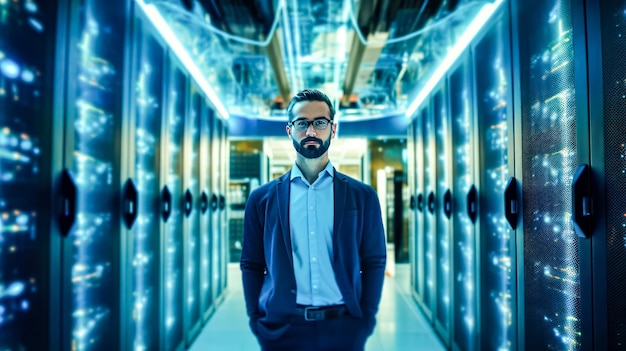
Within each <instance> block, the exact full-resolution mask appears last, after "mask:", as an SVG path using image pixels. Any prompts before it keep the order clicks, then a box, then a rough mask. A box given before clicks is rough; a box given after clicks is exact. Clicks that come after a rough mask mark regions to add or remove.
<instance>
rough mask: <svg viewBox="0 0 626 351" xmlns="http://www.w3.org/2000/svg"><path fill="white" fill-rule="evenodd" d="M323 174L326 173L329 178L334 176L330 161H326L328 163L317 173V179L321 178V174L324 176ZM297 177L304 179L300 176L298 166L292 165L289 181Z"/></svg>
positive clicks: (302, 175) (300, 172)
mask: <svg viewBox="0 0 626 351" xmlns="http://www.w3.org/2000/svg"><path fill="white" fill-rule="evenodd" d="M324 172H326V173H328V175H329V176H331V177H334V176H335V168H334V167H333V165H332V164H331V163H330V161H328V163H327V164H326V167H324V169H323V170H322V171H321V172H319V174H318V177H321V176H322V174H324ZM298 177H300V178H302V179H305V178H304V174H302V171H301V170H300V167H298V165H297V164H296V163H294V164H293V167H291V177H290V178H289V180H290V181H293V180H294V179H296V178H298Z"/></svg>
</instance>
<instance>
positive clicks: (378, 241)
mask: <svg viewBox="0 0 626 351" xmlns="http://www.w3.org/2000/svg"><path fill="white" fill-rule="evenodd" d="M367 189H368V191H369V194H368V195H369V196H367V197H366V198H367V201H366V203H365V206H364V213H363V216H364V219H365V226H364V228H365V232H364V233H363V237H362V239H361V240H362V241H361V247H360V248H359V251H360V256H361V282H362V284H363V291H362V294H361V308H362V310H363V315H364V317H366V318H373V317H374V316H375V315H376V312H377V311H378V305H379V303H380V298H381V295H382V290H383V282H384V280H385V264H386V256H387V247H386V242H385V240H386V239H385V229H384V227H383V221H382V214H381V209H380V202H379V201H378V195H377V194H376V192H375V191H374V189H373V188H371V187H368V188H367Z"/></svg>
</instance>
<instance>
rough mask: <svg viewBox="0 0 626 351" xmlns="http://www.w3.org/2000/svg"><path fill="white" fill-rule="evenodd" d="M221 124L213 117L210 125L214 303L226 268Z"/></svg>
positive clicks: (220, 289)
mask: <svg viewBox="0 0 626 351" xmlns="http://www.w3.org/2000/svg"><path fill="white" fill-rule="evenodd" d="M222 138H223V126H222V121H221V120H219V119H217V118H215V119H214V120H213V126H212V134H211V156H212V162H211V167H212V171H211V181H212V188H213V195H212V199H211V201H212V206H211V209H212V211H213V214H212V217H211V221H212V230H211V234H212V236H213V237H212V256H211V257H212V259H213V262H212V274H211V276H212V279H213V281H212V289H213V299H214V301H215V303H218V302H219V301H218V299H219V298H220V296H221V294H222V291H223V284H224V281H225V278H224V277H223V272H224V271H225V269H226V263H225V262H222V260H224V259H225V257H226V255H225V251H226V242H225V239H224V237H223V236H224V233H225V231H224V229H223V226H224V222H225V219H224V218H223V217H224V213H225V212H224V211H225V210H226V198H225V196H224V179H223V177H224V174H222V173H223V172H224V167H225V165H224V163H222V161H225V160H224V159H223V158H222V155H223V154H222V153H223V152H224V150H223V148H224V145H223V140H222Z"/></svg>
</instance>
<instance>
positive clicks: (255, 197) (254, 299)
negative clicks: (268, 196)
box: [240, 189, 266, 318]
mask: <svg viewBox="0 0 626 351" xmlns="http://www.w3.org/2000/svg"><path fill="white" fill-rule="evenodd" d="M259 190H260V189H256V190H255V191H253V192H252V193H251V194H250V197H249V198H248V201H247V202H246V208H245V210H244V226H243V245H242V252H241V261H240V268H241V279H242V283H243V294H244V299H245V303H246V312H247V314H248V316H249V317H250V318H258V317H259V316H260V312H259V295H260V293H261V288H262V286H263V280H264V274H265V269H266V267H265V254H264V251H263V230H264V228H263V219H264V214H263V213H262V212H261V210H260V209H262V208H263V206H262V205H261V203H260V201H261V199H262V196H261V195H262V194H261V192H260V191H259Z"/></svg>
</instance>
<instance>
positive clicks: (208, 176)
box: [200, 102, 217, 323]
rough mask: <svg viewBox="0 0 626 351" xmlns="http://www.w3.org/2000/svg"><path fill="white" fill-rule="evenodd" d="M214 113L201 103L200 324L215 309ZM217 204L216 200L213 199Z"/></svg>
mask: <svg viewBox="0 0 626 351" xmlns="http://www.w3.org/2000/svg"><path fill="white" fill-rule="evenodd" d="M214 119H215V114H214V112H213V110H212V109H211V108H210V107H209V106H208V105H207V104H206V102H204V103H203V106H202V120H201V122H202V124H201V128H202V129H201V133H200V135H201V149H202V152H201V153H200V165H201V168H200V172H201V173H200V174H201V183H202V194H201V195H200V196H201V199H200V201H201V205H200V206H201V212H202V217H201V221H200V237H201V239H200V240H201V249H200V257H201V258H200V260H201V262H202V264H201V270H200V271H201V273H200V285H201V289H200V291H201V293H200V299H201V303H200V306H201V307H200V310H201V311H202V317H201V318H202V321H203V323H204V322H206V321H207V320H208V318H209V317H210V315H211V313H212V312H213V308H214V296H213V288H212V287H213V278H212V276H213V257H214V256H213V245H214V242H213V234H212V232H213V221H212V217H213V206H214V205H213V203H214V202H213V201H212V195H213V190H212V189H213V185H212V181H213V180H212V179H213V167H212V165H213V161H212V160H213V153H212V147H211V145H212V142H211V135H212V128H213V127H212V126H213V120H214ZM215 205H217V202H215Z"/></svg>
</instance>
